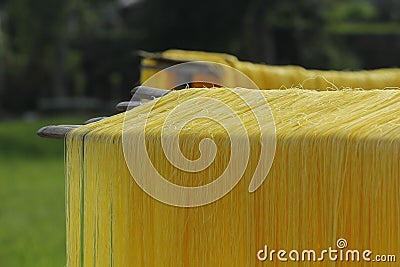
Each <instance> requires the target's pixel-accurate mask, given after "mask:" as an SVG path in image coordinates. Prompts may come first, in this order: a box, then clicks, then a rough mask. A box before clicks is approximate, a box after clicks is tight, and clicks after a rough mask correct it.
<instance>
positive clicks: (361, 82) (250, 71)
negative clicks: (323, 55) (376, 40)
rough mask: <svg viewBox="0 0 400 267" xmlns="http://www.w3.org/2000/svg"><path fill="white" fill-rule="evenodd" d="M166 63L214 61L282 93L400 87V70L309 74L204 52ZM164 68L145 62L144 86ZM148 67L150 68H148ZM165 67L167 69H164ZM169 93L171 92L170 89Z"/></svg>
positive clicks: (173, 56)
mask: <svg viewBox="0 0 400 267" xmlns="http://www.w3.org/2000/svg"><path fill="white" fill-rule="evenodd" d="M162 56H163V57H164V58H165V59H169V60H175V61H210V62H216V63H220V64H225V65H228V66H230V67H232V68H235V69H237V70H239V71H241V72H243V73H244V74H246V75H247V76H249V77H250V78H251V79H252V80H253V81H254V82H255V83H256V84H257V86H258V87H259V88H260V89H279V88H281V89H282V88H284V89H286V88H292V87H300V88H306V89H313V90H338V89H343V88H353V89H355V88H362V89H364V90H369V89H385V88H387V89H390V88H393V87H400V69H398V68H385V69H376V70H361V71H333V70H327V71H323V70H307V69H305V68H303V67H300V66H290V65H289V66H274V65H264V64H254V63H251V62H244V61H239V60H238V59H237V58H236V57H235V56H232V55H228V54H223V53H209V52H201V51H185V50H174V49H172V50H167V51H165V52H163V53H162ZM157 65H160V62H158V61H157V60H156V59H149V58H144V59H143V60H142V66H144V68H143V69H142V71H141V83H144V82H145V81H146V80H147V79H148V78H150V77H151V76H152V75H153V74H155V73H156V72H157V69H154V67H155V66H157ZM146 66H147V68H146ZM164 67H165V66H164ZM164 75H170V77H169V79H165V81H159V83H160V84H158V86H159V87H160V88H166V87H168V84H169V82H168V81H171V80H173V79H175V77H171V75H172V74H171V73H167V72H166V73H165V74H164ZM220 79H221V84H222V85H223V84H232V83H229V82H227V81H226V79H231V77H229V75H226V74H223V75H221V77H220ZM167 89H169V88H167Z"/></svg>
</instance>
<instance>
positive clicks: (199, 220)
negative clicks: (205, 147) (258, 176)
mask: <svg viewBox="0 0 400 267" xmlns="http://www.w3.org/2000/svg"><path fill="white" fill-rule="evenodd" d="M235 92H237V93H240V94H241V95H243V96H246V98H247V99H250V101H251V102H252V103H255V104H254V105H255V106H252V107H249V106H248V105H246V103H244V102H243V100H242V99H241V98H240V97H237V95H236V94H235ZM260 94H262V96H263V97H265V99H266V100H267V101H268V103H269V106H270V108H271V112H272V115H273V118H274V121H275V126H276V152H275V158H274V161H273V163H272V167H271V170H270V172H269V174H268V176H267V178H266V180H265V181H264V182H263V183H262V184H261V186H260V187H259V188H258V189H257V190H256V191H255V192H253V193H250V192H249V191H248V188H249V184H250V182H251V179H252V176H253V173H254V171H255V168H256V166H257V164H258V162H260V161H261V164H264V161H263V160H265V159H263V158H262V157H260V151H261V147H260V135H261V134H263V133H261V132H260V128H259V127H258V124H257V120H255V119H254V116H255V115H254V113H253V111H252V110H253V109H254V108H255V109H258V108H260V107H262V105H263V104H262V102H263V101H259V98H260ZM193 99H195V103H196V104H195V105H192V109H190V110H186V112H173V111H174V108H175V107H178V108H179V106H180V105H183V104H184V103H185V102H187V101H191V100H193ZM207 99H215V100H218V101H221V102H222V103H225V104H226V105H227V106H229V107H230V108H232V110H233V111H234V113H233V115H235V116H237V117H238V118H240V119H241V121H242V122H243V125H244V127H245V128H246V129H247V132H248V137H249V142H250V143H249V147H250V158H249V159H248V161H247V162H242V161H240V160H237V159H236V161H235V162H233V163H234V166H239V165H242V164H246V165H245V166H246V168H245V171H244V174H243V175H242V177H241V180H240V181H239V182H238V184H237V185H236V186H235V187H234V188H233V189H232V190H231V191H230V192H228V193H227V194H226V195H225V196H224V197H222V198H220V199H218V200H216V201H214V202H212V203H210V204H207V205H202V206H198V207H186V208H185V207H177V206H172V205H168V204H165V203H162V202H160V201H158V200H156V199H154V198H153V197H151V196H149V195H148V194H147V193H145V192H144V191H143V190H142V188H141V187H139V186H138V184H137V183H136V182H135V180H134V179H133V178H132V177H131V174H130V171H129V169H128V165H127V163H126V162H125V160H124V152H125V153H128V155H129V154H134V153H135V151H136V150H135V147H131V150H129V149H128V151H123V150H124V149H126V148H125V147H124V145H123V142H122V141H123V140H124V139H123V135H122V132H123V129H124V136H125V134H126V135H127V136H128V137H129V138H130V139H129V140H132V142H133V143H135V142H136V141H135V140H139V139H140V138H142V137H143V132H142V131H141V129H140V127H135V125H141V124H142V123H144V122H145V121H147V124H146V128H145V132H144V137H145V140H146V148H147V153H148V158H149V160H151V162H152V164H153V167H154V168H155V169H156V170H157V171H158V172H159V173H160V174H161V175H162V176H164V177H165V179H167V180H169V181H170V182H172V183H174V184H178V185H181V186H190V187H193V186H201V185H204V184H207V183H210V182H212V181H214V180H215V179H217V178H218V177H219V176H220V175H221V173H223V171H224V169H225V168H226V167H227V165H228V164H229V161H230V160H231V159H232V156H231V157H229V155H233V154H235V153H236V155H237V154H238V153H239V154H240V153H243V152H242V150H241V149H236V150H233V151H231V146H230V140H229V137H232V136H233V137H237V138H239V140H242V139H241V136H236V135H235V133H229V132H227V131H226V130H225V129H224V128H223V127H222V126H221V125H223V124H229V123H230V122H231V116H230V115H232V114H230V115H229V116H228V115H227V114H226V112H222V110H221V109H220V108H221V107H219V106H218V105H210V101H209V100H207ZM253 101H254V102H253ZM152 103H153V102H150V103H147V104H146V105H143V106H140V107H137V108H135V109H132V110H130V111H128V112H127V113H126V116H127V117H126V124H125V126H123V123H124V116H125V114H118V115H115V116H112V117H110V118H107V119H104V120H103V121H100V122H97V123H93V124H89V125H85V126H82V127H80V128H78V129H76V130H74V131H73V132H71V133H70V134H69V135H68V137H67V140H66V154H67V156H66V159H67V165H66V166H67V179H66V185H67V193H66V194H67V252H68V253H67V254H68V255H67V258H68V260H67V266H69V267H72V266H74V267H75V266H146V267H148V266H174V267H175V266H382V265H385V266H397V265H396V263H386V264H382V263H380V262H366V261H365V260H364V259H363V258H362V257H363V256H365V255H364V254H362V255H360V257H361V259H360V261H359V262H357V261H355V262H349V261H345V260H339V259H340V253H342V255H341V256H342V258H343V259H345V258H344V257H345V256H346V255H349V256H351V255H353V252H354V251H353V250H359V251H361V253H364V252H363V251H366V250H370V251H372V254H369V256H368V255H367V259H368V257H369V259H375V256H376V255H378V254H379V255H395V254H396V253H397V256H399V254H398V253H399V249H400V231H399V224H400V187H399V185H400V184H399V183H400V182H399V178H400V177H399V175H400V165H399V162H400V158H399V149H400V91H399V90H384V91H383V90H369V91H361V90H360V91H358V90H341V91H335V92H332V91H320V92H318V91H310V90H300V89H288V90H265V91H257V90H247V89H235V90H229V89H226V88H218V89H217V88H213V89H190V90H182V91H174V92H172V93H170V94H168V95H166V96H164V97H162V98H161V99H160V100H159V101H158V102H157V103H156V104H155V105H154V108H153V110H152V111H151V112H150V113H148V112H149V109H148V105H151V104H152ZM199 113H202V114H203V113H204V114H206V115H207V114H213V115H214V117H213V118H212V119H210V118H207V117H206V116H205V117H200V118H197V119H194V120H191V121H189V122H188V123H187V124H186V125H185V126H184V127H183V128H182V130H181V133H180V139H179V147H180V150H181V151H182V153H183V155H185V157H186V158H188V159H191V160H196V159H197V158H199V157H200V156H201V155H200V151H199V148H200V147H201V140H203V139H204V138H211V139H213V140H214V142H215V144H216V148H217V149H218V150H217V153H216V156H215V160H214V161H213V162H212V164H211V165H209V166H208V167H207V168H206V169H204V170H201V171H199V172H189V171H182V170H180V169H179V168H177V167H176V166H174V165H172V164H171V163H170V161H169V160H168V159H167V158H166V155H167V154H168V151H169V150H170V151H172V150H174V149H176V147H175V148H174V147H169V146H166V147H164V149H165V150H164V149H163V147H162V144H161V134H162V130H163V129H165V128H167V129H168V128H170V127H172V128H173V127H175V126H177V125H178V124H179V123H180V122H181V121H184V120H186V119H188V118H190V116H192V115H195V114H199ZM148 114H150V115H149V116H148V117H147V115H148ZM215 114H217V116H215ZM218 114H219V115H218ZM233 129H235V127H233ZM165 138H167V139H168V132H167V136H166V137H165ZM125 155H126V154H125ZM138 156H139V158H140V156H141V155H138ZM142 156H143V159H145V157H146V155H142ZM129 162H130V161H129V160H128V163H129ZM143 162H144V161H143ZM137 167H138V168H146V167H145V166H144V165H140V166H137ZM233 174H234V173H233ZM149 182H150V183H151V181H149ZM210 193H211V192H210ZM176 197H177V198H178V199H179V198H180V197H181V196H179V195H177V196H176ZM195 197H196V196H193V198H195ZM182 198H183V197H182ZM182 201H184V202H185V201H186V202H190V197H189V199H182ZM339 241H340V242H339ZM346 241H347V246H346V245H345V244H346ZM329 248H332V249H336V250H337V252H336V255H337V257H338V259H337V260H335V261H333V260H330V259H329V258H328V255H327V254H326V253H325V254H324V253H322V251H324V250H325V249H326V250H328V249H329ZM339 248H341V249H339ZM266 250H268V251H266ZM272 250H275V254H274V253H272V256H271V259H270V258H269V256H270V252H271V251H272ZM279 250H286V252H287V253H286V255H284V256H283V257H284V258H285V257H286V259H287V261H286V262H285V261H280V260H279V259H278V258H277V254H278V251H279ZM310 250H315V251H316V253H317V254H316V261H313V255H312V253H311V252H310ZM349 250H351V251H350V252H348V251H349ZM295 251H299V259H298V261H296V260H292V259H296V257H297V256H296V255H297V254H296V252H295ZM304 251H306V252H304ZM282 253H283V252H281V254H282ZM310 253H311V254H310ZM354 253H355V252H354ZM368 253H369V252H367V254H368ZM264 254H267V256H268V257H267V259H264V260H265V261H261V260H260V259H262V258H263V257H264V256H265V255H264ZM257 255H258V256H257ZM289 255H290V256H291V257H292V258H289ZM302 255H304V257H305V258H304V260H301V257H302ZM321 255H322V256H324V257H323V258H322V260H321V261H318V259H319V258H320V257H321ZM281 256H282V255H281ZM308 257H310V260H308ZM259 258H260V259H259Z"/></svg>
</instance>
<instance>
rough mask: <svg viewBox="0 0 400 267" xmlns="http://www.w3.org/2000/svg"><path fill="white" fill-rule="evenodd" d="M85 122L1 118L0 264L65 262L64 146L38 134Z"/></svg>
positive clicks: (18, 264) (9, 266) (54, 263)
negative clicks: (45, 129) (53, 126)
mask: <svg viewBox="0 0 400 267" xmlns="http://www.w3.org/2000/svg"><path fill="white" fill-rule="evenodd" d="M83 120H84V119H75V120H74V119H66V118H55V119H52V120H50V119H48V120H41V121H36V122H30V123H28V122H23V121H12V122H0V266H4V267H12V266H18V267H20V266H30V267H35V266H65V213H64V210H65V203H64V144H63V141H61V140H49V139H43V138H39V137H37V136H36V134H35V132H36V130H37V129H38V128H40V127H41V126H43V125H47V124H56V123H59V124H63V123H79V122H82V121H83Z"/></svg>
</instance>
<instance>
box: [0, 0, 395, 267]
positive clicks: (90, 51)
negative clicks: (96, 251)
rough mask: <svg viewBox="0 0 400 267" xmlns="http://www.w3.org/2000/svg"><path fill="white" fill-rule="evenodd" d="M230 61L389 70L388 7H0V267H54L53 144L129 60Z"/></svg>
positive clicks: (127, 78)
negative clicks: (145, 55)
mask: <svg viewBox="0 0 400 267" xmlns="http://www.w3.org/2000/svg"><path fill="white" fill-rule="evenodd" d="M169 48H180V49H193V50H203V51H214V52H226V53H231V54H234V55H236V56H238V57H239V59H241V60H250V61H253V62H258V63H267V64H277V65H282V64H296V65H301V66H304V67H307V68H320V69H351V70H357V69H371V68H381V67H399V59H400V57H399V52H398V51H400V1H399V0H348V1H344V0H301V1H298V0H220V1H215V0H213V1H211V0H203V1H184V0H170V1H165V0H114V1H107V0H57V1H54V0H40V1H33V0H0V201H1V202H0V266H64V265H65V222H64V221H65V218H64V167H63V166H64V154H63V142H62V141H54V140H45V139H40V138H38V137H36V136H35V131H36V130H37V129H38V128H39V127H40V126H43V125H49V124H68V123H71V124H79V123H82V122H83V121H84V120H86V119H88V118H90V117H94V116H101V115H111V114H113V113H114V112H115V111H114V109H113V107H114V105H115V103H117V102H119V101H122V100H127V99H129V90H130V89H131V88H132V87H133V86H135V85H136V84H137V83H138V80H139V60H140V59H139V58H138V57H137V56H136V54H135V51H137V50H147V51H162V50H166V49H169Z"/></svg>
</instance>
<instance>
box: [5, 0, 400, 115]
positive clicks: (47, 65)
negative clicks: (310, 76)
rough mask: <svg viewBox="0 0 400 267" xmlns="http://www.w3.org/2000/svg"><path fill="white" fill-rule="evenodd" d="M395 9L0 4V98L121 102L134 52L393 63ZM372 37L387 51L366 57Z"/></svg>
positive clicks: (175, 2) (386, 3) (319, 64)
mask: <svg viewBox="0 0 400 267" xmlns="http://www.w3.org/2000/svg"><path fill="white" fill-rule="evenodd" d="M399 10H400V7H399V1H398V0H379V1H378V0H302V1H295V0H220V1H215V0H203V1H185V0H170V1H165V0H59V1H51V0H42V1H39V2H37V1H36V2H35V1H32V0H0V23H1V24H0V42H1V43H0V98H1V102H2V103H3V105H4V107H5V108H8V109H13V110H20V109H21V107H22V108H23V109H25V110H26V109H33V108H35V106H36V103H37V100H38V99H39V98H40V97H64V96H68V97H71V96H79V97H96V98H100V99H103V100H104V101H109V100H111V99H117V98H118V99H124V98H127V97H129V89H130V88H131V87H132V86H133V85H134V83H135V82H136V81H137V79H138V72H139V70H138V63H139V60H138V59H137V58H135V57H134V55H133V53H132V52H133V51H134V50H138V49H144V50H149V51H160V50H165V49H169V48H181V49H194V50H204V51H216V52H228V53H232V54H236V55H238V56H239V58H241V59H244V60H251V61H255V62H265V63H269V64H298V65H303V66H305V67H311V68H325V69H327V68H335V69H342V68H350V69H357V68H361V67H363V68H365V67H371V66H380V65H383V64H384V63H381V62H388V63H386V64H392V65H394V64H397V63H396V62H397V61H395V59H394V57H393V56H392V54H393V51H395V48H396V47H397V48H398V46H399V45H398V44H397V46H396V40H398V39H399V38H398V36H400V34H399V26H398V25H399V22H400V13H399V12H400V11H399ZM372 23H373V24H372ZM376 34H380V38H376ZM396 36H397V37H396ZM385 38H386V39H385ZM366 40H368V42H366ZM379 40H385V41H382V42H386V40H388V42H386V43H389V42H390V44H391V45H392V46H391V47H392V48H391V49H392V50H391V49H388V48H387V45H385V44H383V45H385V48H386V49H381V50H380V51H379V53H371V51H373V50H371V49H378V50H379V46H381V45H382V42H379ZM398 43H399V41H398ZM368 44H371V45H368ZM386 50H387V51H386ZM390 51H392V52H390ZM366 53H367V54H368V57H365V55H364V54H366ZM371 54H374V55H371ZM364 58H367V59H366V60H361V59H364ZM383 60H386V61H383ZM1 70H2V71H1ZM1 77H3V78H1ZM5 99H6V100H5ZM0 106H1V104H0Z"/></svg>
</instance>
